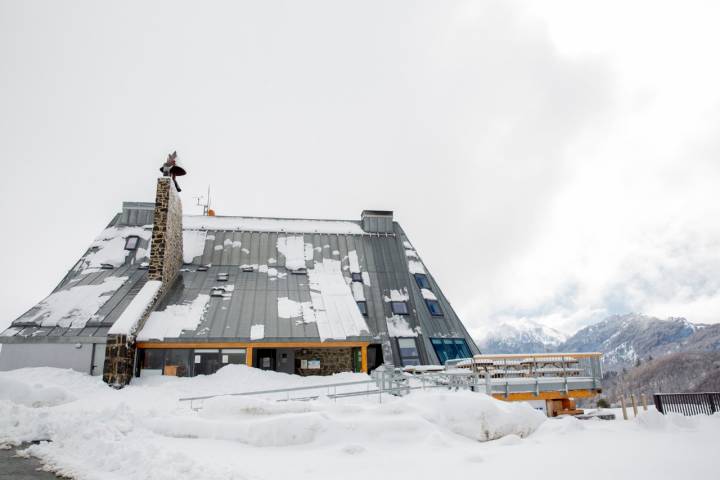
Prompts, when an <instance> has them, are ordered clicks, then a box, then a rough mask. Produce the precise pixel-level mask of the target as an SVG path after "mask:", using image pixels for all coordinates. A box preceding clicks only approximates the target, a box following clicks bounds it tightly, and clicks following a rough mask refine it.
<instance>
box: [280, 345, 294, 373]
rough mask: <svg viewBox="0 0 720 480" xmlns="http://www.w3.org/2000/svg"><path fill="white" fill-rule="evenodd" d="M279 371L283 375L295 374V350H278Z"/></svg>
mask: <svg viewBox="0 0 720 480" xmlns="http://www.w3.org/2000/svg"><path fill="white" fill-rule="evenodd" d="M277 364H278V365H277V371H278V372H283V373H290V374H292V373H295V350H293V349H290V348H278V350H277Z"/></svg>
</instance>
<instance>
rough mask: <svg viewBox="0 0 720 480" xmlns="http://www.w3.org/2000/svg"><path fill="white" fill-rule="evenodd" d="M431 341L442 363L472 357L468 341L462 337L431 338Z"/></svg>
mask: <svg viewBox="0 0 720 480" xmlns="http://www.w3.org/2000/svg"><path fill="white" fill-rule="evenodd" d="M430 342H431V343H432V346H433V348H434V349H435V353H437V356H438V359H439V360H440V363H442V364H444V363H445V362H447V361H448V360H455V359H457V358H470V357H472V353H470V349H469V348H468V346H467V342H466V341H465V340H464V339H462V338H431V339H430Z"/></svg>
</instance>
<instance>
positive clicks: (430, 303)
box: [425, 299, 443, 317]
mask: <svg viewBox="0 0 720 480" xmlns="http://www.w3.org/2000/svg"><path fill="white" fill-rule="evenodd" d="M425 304H426V305H427V307H428V310H430V315H432V316H433V317H442V316H443V312H442V309H441V308H440V302H438V301H437V300H430V299H427V300H425Z"/></svg>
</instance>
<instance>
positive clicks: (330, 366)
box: [295, 348, 353, 376]
mask: <svg viewBox="0 0 720 480" xmlns="http://www.w3.org/2000/svg"><path fill="white" fill-rule="evenodd" d="M352 350H353V349H352V348H303V349H299V350H296V351H295V362H296V363H299V361H300V360H320V369H319V370H309V369H300V370H298V371H297V373H298V375H303V376H310V375H332V374H333V373H341V372H352V371H353V355H352Z"/></svg>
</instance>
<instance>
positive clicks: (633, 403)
mask: <svg viewBox="0 0 720 480" xmlns="http://www.w3.org/2000/svg"><path fill="white" fill-rule="evenodd" d="M630 402H632V407H633V415H634V416H636V417H637V416H638V408H637V400H636V399H635V394H634V393H631V394H630Z"/></svg>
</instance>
